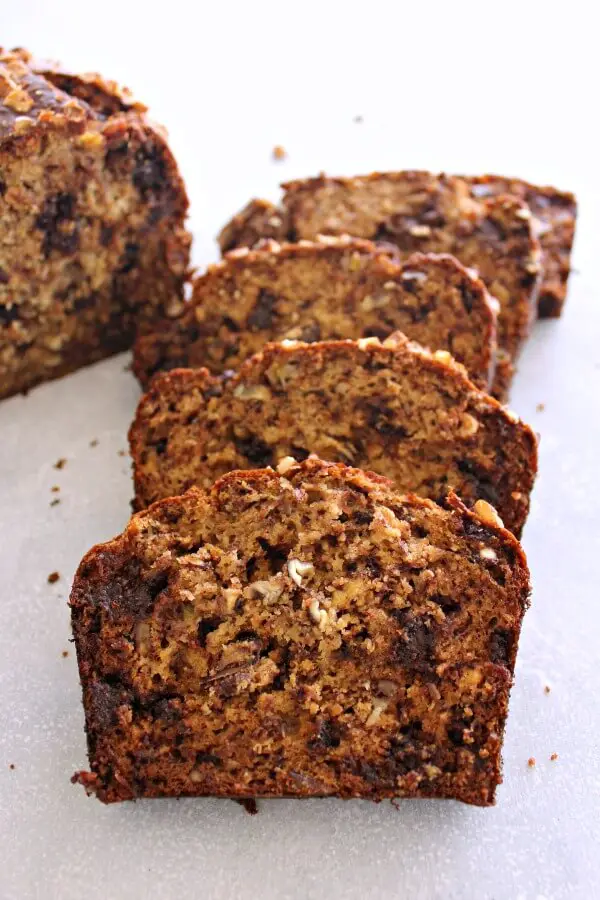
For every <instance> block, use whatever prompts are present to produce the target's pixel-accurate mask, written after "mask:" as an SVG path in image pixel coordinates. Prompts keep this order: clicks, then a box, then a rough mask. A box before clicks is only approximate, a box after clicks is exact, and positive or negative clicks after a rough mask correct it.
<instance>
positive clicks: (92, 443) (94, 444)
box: [90, 438, 98, 447]
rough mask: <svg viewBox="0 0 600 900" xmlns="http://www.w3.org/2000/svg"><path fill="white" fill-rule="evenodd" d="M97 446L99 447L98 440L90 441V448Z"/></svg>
mask: <svg viewBox="0 0 600 900" xmlns="http://www.w3.org/2000/svg"><path fill="white" fill-rule="evenodd" d="M97 446H98V438H93V439H92V440H91V441H90V447H97Z"/></svg>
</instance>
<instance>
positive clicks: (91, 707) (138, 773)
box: [70, 460, 530, 806]
mask: <svg viewBox="0 0 600 900" xmlns="http://www.w3.org/2000/svg"><path fill="white" fill-rule="evenodd" d="M320 479H322V480H323V482H325V480H327V482H328V483H335V482H336V481H337V482H338V483H339V484H344V483H345V484H346V485H347V486H348V487H350V486H352V487H353V488H355V489H356V490H358V491H359V492H360V493H362V494H364V496H365V498H367V502H371V501H374V502H376V503H381V504H384V505H387V506H388V507H392V508H394V509H396V510H398V507H399V506H402V507H403V508H404V510H406V512H407V513H408V514H409V515H410V510H411V509H412V510H414V511H415V512H417V511H418V510H423V511H424V510H428V511H431V515H432V516H434V517H436V518H438V519H439V518H440V517H441V518H442V521H444V522H445V521H446V519H444V518H443V517H444V516H447V517H448V519H447V522H448V524H447V527H448V529H449V530H450V531H452V530H456V533H457V534H459V533H463V532H464V533H465V534H467V533H468V534H472V535H474V536H476V542H477V544H478V545H479V542H482V543H483V544H485V545H491V546H494V547H496V548H497V550H498V552H499V553H501V554H502V556H503V558H506V559H508V560H512V562H511V563H510V567H511V574H510V580H511V588H510V591H511V593H512V599H511V601H510V602H511V603H516V605H517V608H518V609H520V614H519V616H518V620H517V621H516V622H515V624H514V626H513V633H512V639H511V647H512V650H511V652H510V656H509V658H508V659H507V661H506V665H497V664H494V663H493V662H492V661H489V662H485V661H482V663H481V671H482V672H483V673H484V677H485V679H486V684H487V689H488V694H487V697H488V699H487V704H488V707H487V715H488V716H489V717H490V719H489V720H490V721H492V722H494V723H495V734H494V737H493V740H489V741H488V743H487V744H486V754H487V757H486V760H485V763H484V764H482V765H480V766H479V767H478V772H477V773H475V772H472V774H471V775H470V776H468V777H467V779H466V780H465V778H464V777H463V776H460V775H458V776H457V777H456V779H455V780H454V781H452V779H450V781H445V782H444V783H443V784H441V785H440V787H438V788H436V785H435V784H431V783H428V782H425V783H422V784H421V785H419V783H415V784H413V786H412V787H411V788H409V789H408V790H407V789H406V786H405V788H404V789H403V791H402V792H401V794H402V795H403V796H413V797H454V798H456V799H459V800H461V801H463V802H466V803H472V804H476V805H480V806H487V805H490V804H493V803H494V797H495V789H496V785H497V784H498V783H500V781H501V758H500V750H501V743H502V735H503V730H504V723H505V719H506V714H507V710H508V697H509V691H510V686H511V681H512V673H513V671H514V662H515V655H516V649H517V643H518V637H519V631H520V625H521V620H522V615H523V613H524V612H525V610H526V608H527V605H528V598H529V592H530V585H529V573H528V569H527V563H526V559H525V556H524V554H523V551H522V549H521V547H520V545H519V544H518V542H517V541H516V540H515V538H514V537H513V535H511V534H510V533H509V532H508V531H506V530H505V529H502V528H499V527H497V526H495V525H491V524H490V523H489V522H488V521H487V520H483V519H481V518H480V517H478V516H477V515H475V514H474V513H473V512H471V511H469V510H467V509H466V508H465V507H464V505H463V504H462V503H461V502H460V501H459V500H458V498H456V497H455V496H453V495H451V496H449V498H448V500H447V510H448V511H447V512H444V511H443V510H442V509H440V508H437V507H436V506H435V504H433V503H431V502H430V501H427V500H421V499H419V498H417V497H414V496H410V495H409V496H400V495H398V494H397V492H395V491H394V490H393V488H391V487H390V485H389V482H387V481H386V480H385V479H383V478H379V477H377V476H373V475H372V474H370V473H364V472H361V471H359V470H354V469H349V468H347V467H345V466H343V465H340V464H327V463H323V462H321V461H320V460H307V461H306V462H305V463H303V464H301V465H297V466H295V467H293V468H292V469H291V470H290V471H288V472H287V473H286V476H285V479H284V478H282V477H281V476H279V475H277V474H276V473H274V472H272V471H269V470H260V471H247V472H244V473H240V472H232V473H229V474H228V475H226V476H224V477H223V478H221V479H220V480H219V481H218V482H217V483H216V484H215V485H214V486H213V488H212V489H211V490H210V492H209V493H208V494H205V493H203V492H201V491H197V490H195V489H192V490H191V491H189V492H188V493H187V494H185V495H183V496H182V497H178V498H169V499H167V500H164V501H161V502H160V503H157V504H154V505H153V506H152V507H151V508H150V509H148V510H147V511H146V512H144V513H140V514H138V515H136V516H134V517H133V518H132V520H131V521H130V523H129V525H128V526H127V528H126V529H125V531H124V532H123V534H122V535H120V536H118V537H117V538H115V539H114V540H112V541H110V542H108V543H107V544H102V545H96V546H95V547H93V548H92V549H91V550H90V551H89V552H88V553H87V554H86V556H85V557H84V559H83V560H82V562H81V564H80V566H79V568H78V571H77V574H76V576H75V581H74V584H73V589H72V592H71V599H70V605H71V609H72V624H73V632H74V636H75V642H76V647H77V655H78V664H79V672H80V677H81V682H82V687H83V700H84V709H85V713H86V732H87V737H88V749H89V757H90V766H91V772H80V773H77V774H76V775H75V776H74V779H73V780H74V781H79V782H80V783H81V784H83V785H84V786H85V787H86V789H87V790H88V791H89V792H91V793H95V794H96V795H97V796H98V798H99V799H101V800H102V801H103V802H106V803H111V802H117V801H121V800H128V799H134V798H136V797H140V796H146V797H152V796H155V797H157V796H177V795H184V794H185V795H189V796H207V795H210V796H219V797H238V798H241V797H247V796H265V797H273V796H294V797H309V796H312V797H317V796H331V795H334V796H339V797H347V798H351V797H363V798H367V799H372V800H382V799H385V798H390V797H394V796H397V795H398V790H397V789H396V790H395V789H394V788H393V787H391V786H390V785H387V786H385V785H384V784H383V783H382V782H380V783H378V782H377V779H375V778H371V777H369V778H368V779H365V777H364V776H362V777H357V776H356V774H354V771H355V770H354V768H349V769H348V768H344V767H342V768H341V769H340V768H339V767H337V766H336V771H337V772H338V774H337V776H336V778H335V787H334V789H332V787H331V786H329V787H328V789H327V790H326V791H323V790H322V789H320V786H319V784H317V783H312V782H311V779H310V778H306V779H304V781H303V782H302V783H301V785H300V786H298V784H297V783H294V782H293V780H292V779H291V778H290V779H279V787H278V788H275V787H271V788H269V787H268V786H267V787H266V789H264V790H263V791H256V790H255V791H253V792H252V793H250V794H249V793H248V790H247V789H246V788H244V785H243V784H242V783H235V782H232V781H231V779H228V778H226V777H221V776H220V774H219V771H217V772H216V774H215V776H209V775H205V776H204V778H202V779H198V783H197V784H191V783H190V782H188V783H187V786H186V789H182V787H181V779H180V778H177V777H176V776H177V772H176V771H174V776H175V777H173V779H172V781H171V783H170V786H169V783H165V782H164V777H163V778H162V780H161V781H160V782H156V781H155V782H154V783H152V782H150V781H148V779H147V776H145V777H144V776H143V775H142V773H143V772H144V771H146V768H147V767H146V766H145V763H144V758H145V753H146V752H147V751H150V752H152V751H153V750H154V749H155V748H153V747H152V746H151V745H148V744H143V745H142V747H143V749H142V748H140V750H141V752H142V755H140V756H139V758H138V757H136V756H135V755H133V756H131V755H129V754H128V759H127V760H125V759H123V760H121V759H120V757H119V756H118V753H119V746H120V744H122V742H123V740H125V739H127V735H128V734H129V733H131V740H132V742H133V746H134V747H135V736H134V730H135V729H136V728H137V723H138V722H141V721H143V719H144V717H148V716H149V715H151V712H150V711H151V710H152V709H154V708H155V706H156V703H157V700H158V699H159V698H154V699H152V698H150V697H148V698H145V697H144V695H143V694H142V695H139V696H138V695H137V693H136V687H135V685H134V684H132V685H130V684H128V683H127V681H126V680H124V679H126V675H125V668H124V669H123V670H122V671H121V672H119V671H115V670H113V671H112V673H111V674H110V675H109V674H108V672H107V671H106V669H105V668H104V667H105V665H106V663H103V660H104V657H105V654H107V653H108V652H109V645H110V643H111V641H112V640H113V639H112V638H111V637H110V635H111V633H112V631H113V630H114V629H115V628H117V629H118V630H119V632H120V633H121V634H122V635H123V637H124V640H123V649H125V646H126V645H127V638H126V637H125V636H126V635H127V633H128V632H130V631H131V629H132V628H134V627H135V623H136V621H140V619H139V616H147V615H148V609H145V611H144V612H141V607H139V603H138V600H137V599H136V598H137V593H138V592H139V593H140V602H141V603H142V605H144V604H145V602H146V601H145V600H144V596H145V594H147V592H148V590H149V588H150V585H149V583H148V581H147V579H148V578H149V573H151V572H152V571H154V570H155V569H153V566H154V562H153V560H152V556H151V553H150V556H147V557H146V558H145V560H144V559H142V557H141V556H140V555H139V554H140V552H141V548H142V545H141V544H140V537H141V536H142V535H143V534H144V533H145V530H146V528H147V523H151V526H150V527H151V528H152V529H153V530H155V531H156V529H159V530H160V531H162V532H163V533H164V534H165V535H168V534H169V533H172V534H173V541H174V546H175V547H177V546H179V542H180V541H181V540H182V538H181V537H178V528H179V526H178V525H177V523H178V522H181V523H184V522H187V520H188V518H189V515H190V514H191V513H192V511H193V513H194V515H198V514H199V515H203V513H202V510H203V509H205V510H206V511H207V512H206V514H208V510H209V509H213V508H215V509H216V508H225V509H227V510H229V509H230V504H231V503H232V502H234V501H231V500H230V499H229V498H230V496H234V495H235V491H236V489H237V487H236V486H237V485H238V484H239V485H240V487H243V491H244V492H246V491H250V492H252V494H253V495H259V494H261V493H267V492H268V491H269V490H277V486H278V485H279V484H282V483H285V484H288V485H289V484H291V485H292V487H296V488H301V487H302V485H303V483H304V482H305V481H306V482H310V483H315V484H318V483H319V480H320ZM232 491H233V493H232ZM221 498H223V500H222V499H221ZM222 503H223V504H225V506H224V507H221V504H222ZM229 514H230V515H231V516H233V517H234V516H235V512H234V507H233V506H231V513H229ZM397 515H400V512H398V511H397ZM440 527H441V523H440ZM444 527H446V526H444ZM190 539H191V535H190V537H186V538H185V539H184V543H185V541H189V540H190ZM136 548H139V549H136ZM146 552H147V551H146V549H144V550H143V553H144V554H146ZM178 552H181V551H178ZM188 552H189V551H188ZM135 573H137V574H135ZM142 578H143V579H144V580H143V581H140V579H142ZM151 590H153V591H154V595H156V588H152V589H151ZM134 594H135V597H134ZM507 603H508V598H507ZM132 604H133V605H132ZM498 614H499V615H500V614H501V611H500V610H498ZM114 651H115V647H114V646H113V647H112V648H111V649H110V653H111V654H113V655H114ZM107 659H108V657H107ZM123 659H124V660H125V656H124V657H123ZM124 666H125V662H124ZM461 671H462V668H461V664H460V662H458V661H457V666H456V667H454V668H453V667H452V666H445V667H444V671H443V673H442V674H441V680H440V681H438V683H439V684H440V687H441V688H442V691H444V690H445V689H446V688H445V687H444V685H446V686H450V688H451V687H452V685H453V684H454V683H455V679H456V678H458V677H460V673H461ZM413 677H414V679H415V684H418V683H419V682H420V678H421V676H419V674H418V672H415V673H414V675H413ZM161 704H162V705H161V707H160V708H161V710H162V712H161V713H160V715H161V716H163V715H164V716H165V740H168V741H169V742H170V744H171V745H174V743H175V741H176V739H177V735H180V731H179V726H178V725H177V708H178V707H179V704H180V700H179V699H177V698H174V699H173V700H169V699H165V700H162V701H161ZM156 708H157V709H158V707H156ZM476 714H477V709H476ZM169 722H172V723H175V724H173V727H171V726H170V725H169ZM187 734H188V735H189V728H188V729H187ZM182 737H183V732H181V735H180V737H179V740H181V739H182ZM135 752H136V751H135V750H134V754H135ZM482 762H483V761H482ZM165 765H166V764H165ZM156 771H157V770H156ZM166 771H168V767H167V769H166ZM465 774H467V773H465ZM285 785H289V789H287V790H286V788H285Z"/></svg>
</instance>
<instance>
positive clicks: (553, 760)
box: [550, 753, 558, 762]
mask: <svg viewBox="0 0 600 900" xmlns="http://www.w3.org/2000/svg"><path fill="white" fill-rule="evenodd" d="M557 759H558V753H552V754H551V756H550V760H551V762H556V760H557Z"/></svg>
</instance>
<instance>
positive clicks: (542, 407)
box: [535, 403, 546, 412]
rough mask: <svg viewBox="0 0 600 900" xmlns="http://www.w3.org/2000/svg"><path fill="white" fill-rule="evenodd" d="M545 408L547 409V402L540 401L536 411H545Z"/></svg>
mask: <svg viewBox="0 0 600 900" xmlns="http://www.w3.org/2000/svg"><path fill="white" fill-rule="evenodd" d="M545 409H546V404H545V403H538V404H537V406H536V408H535V411H536V412H544V410H545Z"/></svg>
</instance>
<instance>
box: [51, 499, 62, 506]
mask: <svg viewBox="0 0 600 900" xmlns="http://www.w3.org/2000/svg"><path fill="white" fill-rule="evenodd" d="M59 503H60V498H59V497H55V498H54V500H51V501H50V506H58V504H59Z"/></svg>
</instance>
